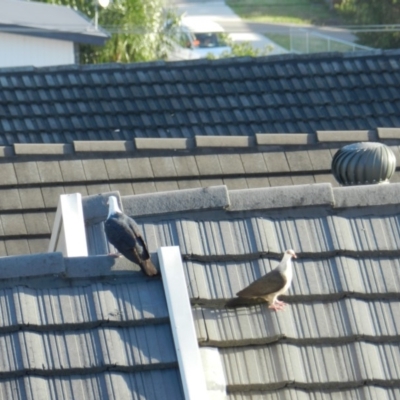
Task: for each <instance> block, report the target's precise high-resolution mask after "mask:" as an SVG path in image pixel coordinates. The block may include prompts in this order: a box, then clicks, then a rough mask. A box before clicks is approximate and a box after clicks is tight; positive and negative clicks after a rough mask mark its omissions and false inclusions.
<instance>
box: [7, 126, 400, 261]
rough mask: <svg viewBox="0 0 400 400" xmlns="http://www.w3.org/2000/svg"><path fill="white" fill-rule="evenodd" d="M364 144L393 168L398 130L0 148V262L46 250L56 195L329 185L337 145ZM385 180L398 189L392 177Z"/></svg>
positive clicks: (399, 179) (399, 175)
mask: <svg viewBox="0 0 400 400" xmlns="http://www.w3.org/2000/svg"><path fill="white" fill-rule="evenodd" d="M332 138H336V139H337V140H340V141H339V142H333V141H332ZM368 138H372V139H373V140H376V141H379V142H383V143H386V144H388V145H389V146H390V148H391V149H392V150H393V152H394V153H395V154H396V157H397V162H398V163H399V160H400V156H399V145H400V129H379V130H378V131H368V132H367V131H360V132H346V131H343V132H335V133H334V134H332V132H319V133H318V135H311V134H310V135H294V136H293V135H289V134H286V135H285V134H281V135H259V136H257V137H256V138H251V137H225V138H224V137H222V138H221V137H200V138H196V140H195V142H194V143H192V144H191V145H190V146H188V147H186V145H187V144H188V143H187V141H186V140H185V139H182V140H179V139H165V140H160V139H158V140H152V139H141V140H139V139H138V140H136V145H134V143H133V142H124V141H112V142H74V143H73V144H68V145H66V144H47V145H43V144H15V145H14V146H13V147H3V148H0V190H1V194H2V201H1V202H0V256H2V255H18V254H29V253H37V252H42V251H47V248H48V243H49V238H50V232H51V229H52V226H53V220H54V214H55V210H56V207H57V204H58V198H59V195H60V194H64V193H76V192H79V193H81V194H82V196H86V195H92V194H96V193H103V192H109V191H114V190H116V191H119V192H120V193H121V195H123V196H127V195H133V194H143V193H152V192H163V191H170V190H176V189H188V188H199V187H208V186H215V185H226V186H227V187H228V188H229V189H231V190H234V189H250V188H261V187H269V186H272V187H274V186H288V185H299V184H307V183H321V182H330V183H331V184H332V185H334V186H337V185H338V184H337V182H336V181H335V178H334V177H333V175H332V173H331V171H330V168H331V162H332V157H333V155H334V154H335V153H336V151H337V149H338V148H340V147H341V146H343V145H344V144H346V143H349V142H345V141H344V140H348V141H350V142H353V141H360V140H368ZM252 139H254V141H252ZM196 143H197V144H196ZM257 143H258V144H257ZM235 146H239V147H235ZM397 165H399V164H397ZM391 181H392V182H400V173H399V171H396V172H395V174H394V176H393V177H392V179H391Z"/></svg>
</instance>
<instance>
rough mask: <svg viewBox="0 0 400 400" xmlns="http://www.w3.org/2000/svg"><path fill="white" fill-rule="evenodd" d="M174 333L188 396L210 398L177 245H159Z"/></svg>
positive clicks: (190, 399)
mask: <svg viewBox="0 0 400 400" xmlns="http://www.w3.org/2000/svg"><path fill="white" fill-rule="evenodd" d="M158 260H159V262H160V268H161V275H162V281H163V285H164V291H165V297H166V299H167V305H168V311H169V317H170V321H171V328H172V335H173V337H174V343H175V349H176V354H177V358H178V364H179V371H180V374H181V379H182V385H183V391H184V394H185V399H186V400H206V399H208V398H209V394H208V392H207V386H206V378H205V374H204V369H203V364H202V359H201V355H200V350H199V346H198V343H197V336H196V330H195V327H194V322H193V316H192V309H191V307H190V301H189V295H188V291H187V288H186V280H185V275H184V272H183V265H182V257H181V253H180V250H179V247H178V246H171V247H160V248H159V249H158Z"/></svg>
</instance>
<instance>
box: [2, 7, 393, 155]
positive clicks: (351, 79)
mask: <svg viewBox="0 0 400 400" xmlns="http://www.w3.org/2000/svg"><path fill="white" fill-rule="evenodd" d="M7 2H9V3H11V2H13V3H21V2H17V1H14V0H7ZM28 5H29V7H31V6H33V5H32V3H28V4H27V5H26V6H28ZM35 6H40V7H41V6H45V5H43V4H40V5H39V4H38V5H35ZM50 7H52V8H54V9H55V6H50ZM32 15H38V14H37V13H32ZM40 15H41V16H43V15H47V14H46V13H41V14H40ZM43 18H44V17H43ZM399 55H400V52H399V50H393V51H373V52H363V53H354V54H351V55H349V54H346V53H340V54H338V53H330V54H320V55H315V54H313V55H307V56H302V55H285V56H269V57H259V58H255V59H252V58H238V59H229V60H212V61H210V60H200V61H199V60H196V61H188V62H179V63H165V62H154V63H144V64H131V65H121V64H109V65H99V66H63V67H51V68H42V69H26V68H24V69H20V70H18V69H17V70H16V69H12V70H0V88H1V91H0V117H1V119H0V145H7V144H12V143H70V142H72V141H73V140H104V141H110V140H132V138H138V139H140V138H177V139H181V140H180V141H179V140H178V141H176V142H175V146H176V147H177V148H179V147H180V146H185V139H191V138H193V137H194V136H196V135H197V136H199V138H198V139H197V142H198V143H197V144H198V145H199V146H203V145H204V143H203V141H202V139H201V138H200V137H202V136H251V137H254V135H255V134H257V133H282V132H286V133H293V134H294V133H296V134H299V133H302V134H303V135H301V136H299V137H298V140H299V141H300V142H304V141H307V140H308V139H307V135H305V134H308V133H313V132H315V131H327V132H328V133H327V132H325V133H320V134H319V138H324V140H328V139H329V138H331V139H332V138H334V139H333V140H336V139H337V135H338V134H336V133H334V132H332V131H343V130H346V131H347V130H350V131H360V132H359V133H358V134H357V135H358V136H359V137H360V138H361V139H365V138H366V137H367V135H368V132H367V131H368V130H369V129H375V128H377V127H384V128H392V127H397V126H399V124H400V120H399V116H398V112H397V110H398V108H399V102H400V98H399V94H398V93H399V91H398V90H397V86H398V85H399V82H400V72H399V71H400V68H399V65H400V64H399ZM329 131H330V132H329ZM339 136H340V134H339ZM327 137H328V139H326V138H327ZM341 139H342V140H346V135H345V136H344V137H342V138H341ZM273 140H275V141H276V140H277V139H276V138H275V139H273ZM217 142H218V139H215V138H214V141H213V142H211V141H209V142H208V144H207V143H206V144H205V145H206V146H209V145H215V143H217ZM231 143H232V145H234V146H243V145H246V142H245V141H244V140H243V139H240V138H236V139H234V140H233V141H232V142H231ZM137 145H138V147H141V148H144V147H145V146H151V142H148V141H147V142H142V143H140V142H138V143H137Z"/></svg>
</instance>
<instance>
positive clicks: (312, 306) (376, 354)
mask: <svg viewBox="0 0 400 400" xmlns="http://www.w3.org/2000/svg"><path fill="white" fill-rule="evenodd" d="M399 196H400V184H390V185H377V186H363V187H346V188H333V187H332V186H331V185H330V184H328V183H323V184H317V185H304V186H290V187H281V188H279V187H275V188H264V189H260V188H259V189H255V190H249V189H247V190H227V189H226V187H223V186H222V187H215V188H209V189H207V190H204V189H192V190H187V191H184V190H181V191H175V192H171V193H154V194H147V195H139V196H123V197H122V203H123V205H124V209H125V210H127V212H128V210H129V212H130V213H131V215H133V216H134V217H135V219H136V221H137V222H138V223H139V225H140V226H141V228H142V230H143V232H144V235H145V238H146V240H147V243H148V246H149V248H150V251H151V252H154V251H155V249H157V248H158V247H160V246H170V245H177V246H179V247H180V250H181V253H182V256H183V260H184V269H185V274H186V278H187V286H188V290H189V295H190V298H191V302H192V307H193V316H194V319H195V324H196V331H197V335H198V342H199V345H200V346H212V347H216V348H218V349H219V354H220V357H221V359H222V363H223V368H224V373H225V377H226V380H227V391H228V398H229V399H234V400H239V399H240V400H242V399H251V400H254V399H256V400H258V399H262V398H266V397H268V398H277V399H278V398H293V399H306V398H307V399H308V398H311V399H324V400H325V399H340V398H343V399H347V398H363V399H364V398H365V399H370V400H372V399H375V398H378V397H377V396H379V398H384V399H393V400H394V399H396V398H397V396H398V395H399V390H400V373H399V369H398V368H397V361H398V358H399V356H400V353H399V342H400V325H399V322H398V321H399V317H400V273H399V271H400V265H399V261H398V256H399V250H398V249H399V244H400V239H399V238H400V230H399V226H400V224H399V210H400V204H399V202H398V199H399ZM172 199H173V201H172ZM210 200H211V201H210ZM157 204H158V207H157ZM102 212H103V213H104V212H106V210H105V209H103V211H102ZM99 229H100V228H99ZM286 248H294V249H295V250H296V252H297V254H298V255H299V258H298V259H297V260H296V261H295V266H294V270H295V272H294V273H295V276H294V281H293V285H292V288H291V289H290V290H289V293H288V294H287V296H285V301H287V302H288V303H289V306H288V307H287V308H286V309H285V311H283V312H273V311H270V310H268V309H267V308H266V306H265V305H249V306H248V307H246V308H238V309H227V308H225V303H226V301H227V299H230V298H232V297H234V295H235V293H236V292H237V291H239V290H240V289H242V288H243V287H245V286H246V285H248V284H249V283H250V282H252V281H253V280H255V279H257V278H258V277H260V276H261V275H263V274H264V273H266V272H267V271H269V270H270V269H271V268H273V267H274V266H275V265H276V264H277V263H278V260H279V259H280V257H281V253H282V252H283V251H284V250H285V249H286ZM94 251H95V250H94Z"/></svg>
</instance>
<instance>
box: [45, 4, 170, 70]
mask: <svg viewBox="0 0 400 400" xmlns="http://www.w3.org/2000/svg"><path fill="white" fill-rule="evenodd" d="M40 1H42V2H45V3H53V4H60V5H66V6H69V7H71V8H73V9H75V10H78V11H80V12H81V13H83V14H85V15H86V16H87V17H89V18H91V19H94V17H95V7H94V1H95V0H40ZM161 1H162V0H114V2H113V3H111V4H110V5H109V6H108V7H107V8H106V9H103V8H101V7H100V6H99V7H98V10H99V21H98V23H99V25H100V26H103V27H105V29H107V30H108V31H109V32H110V33H112V36H111V38H110V39H109V40H108V41H107V42H106V44H105V46H91V45H82V46H80V62H81V63H83V64H87V63H91V64H93V63H94V64H96V63H105V62H122V63H130V62H140V61H151V60H157V59H160V58H164V57H165V53H166V49H167V44H166V43H167V42H166V40H165V37H166V34H167V32H166V28H165V27H166V21H171V20H172V21H175V22H176V21H177V17H176V15H175V14H174V13H173V12H172V11H170V12H164V11H163V8H162V3H161ZM168 26H171V24H169V25H168Z"/></svg>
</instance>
